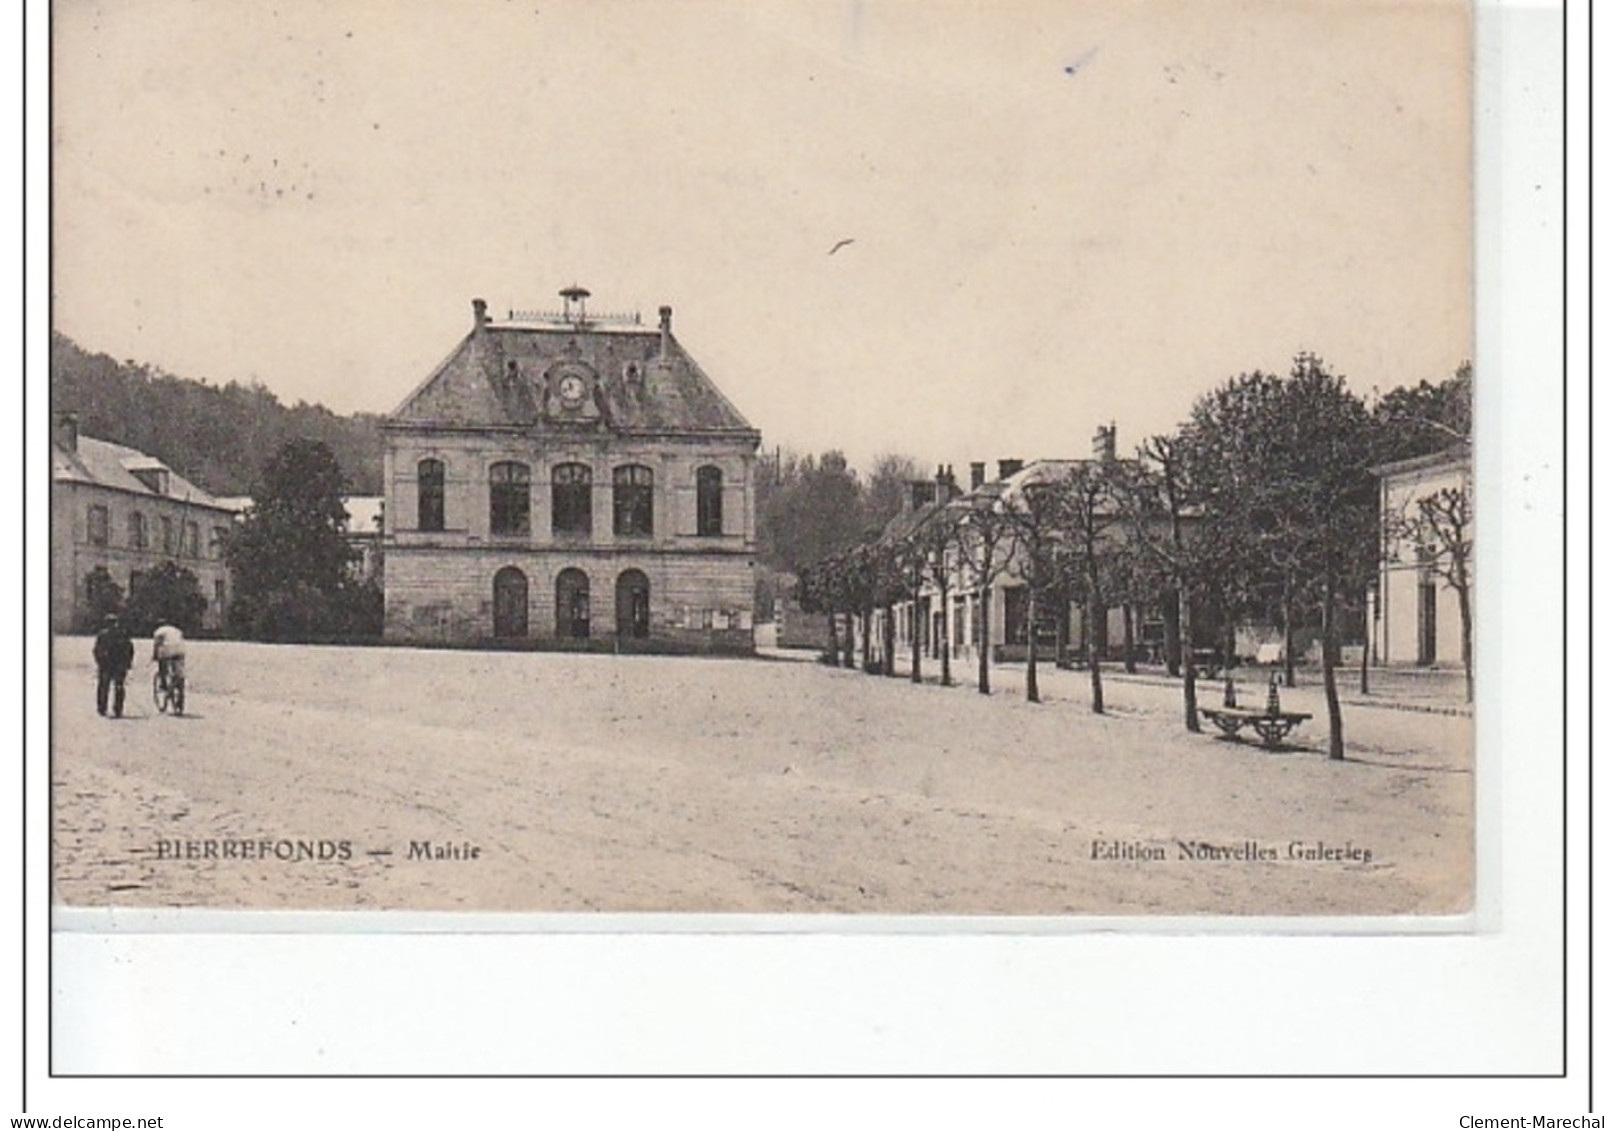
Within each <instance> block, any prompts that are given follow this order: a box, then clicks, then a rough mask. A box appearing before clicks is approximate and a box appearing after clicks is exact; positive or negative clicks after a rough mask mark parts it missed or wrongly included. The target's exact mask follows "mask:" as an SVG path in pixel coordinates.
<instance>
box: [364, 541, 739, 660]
mask: <svg viewBox="0 0 1615 1131" xmlns="http://www.w3.org/2000/svg"><path fill="white" fill-rule="evenodd" d="M509 567H514V568H515V569H518V570H520V571H521V573H522V575H523V576H524V577H525V578H526V581H527V603H526V611H527V632H526V634H525V637H523V639H525V640H528V641H532V642H543V641H553V640H555V639H556V637H557V633H556V583H557V579H558V577H559V575H560V573H561V571H562V570H565V569H578V570H581V571H582V572H583V573H584V574H585V575H586V576H587V577H588V582H589V610H590V612H589V620H590V625H589V637H590V639H594V640H606V641H609V640H611V639H613V638H614V637H615V636H616V635H617V584H618V579H619V578H620V577H621V576H622V574H623V573H624V572H625V571H627V570H638V571H640V572H641V573H643V574H644V575H645V577H646V579H647V580H648V581H649V583H650V639H651V641H652V642H654V641H664V642H667V643H670V644H677V645H678V646H680V647H681V648H683V647H687V648H692V649H699V650H708V649H711V650H722V651H737V650H739V651H750V650H751V647H752V644H751V629H752V623H751V612H752V600H753V581H752V564H751V558H750V557H749V556H746V555H742V554H730V553H695V552H686V553H676V552H667V551H654V550H650V549H646V550H641V551H637V552H635V551H622V552H617V551H607V550H575V551H574V550H561V549H555V550H552V549H533V548H529V549H518V548H512V547H496V546H490V547H482V548H473V549H460V548H450V547H437V548H431V547H399V546H394V547H393V548H392V549H390V550H389V551H388V555H387V568H386V579H387V584H386V602H387V603H386V636H387V638H388V639H390V640H397V641H402V642H411V643H437V644H464V643H474V642H482V641H489V640H493V639H494V638H495V636H496V633H495V625H494V576H495V574H497V573H498V572H499V571H500V570H502V569H506V568H509Z"/></svg>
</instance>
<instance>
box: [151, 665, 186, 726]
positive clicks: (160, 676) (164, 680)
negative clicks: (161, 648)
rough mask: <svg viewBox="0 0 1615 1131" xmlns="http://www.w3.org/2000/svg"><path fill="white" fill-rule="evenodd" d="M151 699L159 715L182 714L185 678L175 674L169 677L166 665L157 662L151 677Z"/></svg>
mask: <svg viewBox="0 0 1615 1131" xmlns="http://www.w3.org/2000/svg"><path fill="white" fill-rule="evenodd" d="M151 698H152V701H153V702H154V703H156V704H157V712H158V713H159V714H165V715H166V714H169V713H170V712H172V713H173V714H175V715H182V714H184V713H185V677H184V676H183V675H180V674H178V673H177V672H176V673H173V674H172V675H171V674H170V672H169V669H168V665H167V664H165V663H163V662H162V661H161V660H159V661H158V662H157V670H156V671H155V672H153V673H152V677H151Z"/></svg>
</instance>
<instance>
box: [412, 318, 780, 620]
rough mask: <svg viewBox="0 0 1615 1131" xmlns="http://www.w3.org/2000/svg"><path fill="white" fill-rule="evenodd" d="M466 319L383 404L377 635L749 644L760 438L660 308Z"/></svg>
mask: <svg viewBox="0 0 1615 1131" xmlns="http://www.w3.org/2000/svg"><path fill="white" fill-rule="evenodd" d="M562 296H563V298H564V300H565V307H564V309H563V310H561V311H560V312H556V313H540V312H519V311H512V312H510V316H509V318H508V319H506V320H504V321H496V320H494V319H491V318H490V317H489V315H488V311H487V307H486V304H484V303H483V302H482V301H481V300H475V301H473V303H472V313H473V318H472V327H471V332H470V333H469V334H468V335H467V336H466V337H465V338H464V339H463V340H462V341H461V342H460V343H459V345H458V346H457V347H456V348H455V349H454V351H453V353H451V354H450V356H449V357H448V359H447V360H445V361H444V362H443V363H442V364H441V365H440V366H439V367H438V368H437V369H436V371H434V372H433V373H432V374H431V375H430V376H429V377H428V378H427V379H426V380H425V381H424V382H423V383H422V384H421V385H420V386H419V387H418V388H416V389H415V391H414V392H412V393H411V394H410V395H409V396H408V398H406V399H405V401H404V403H403V404H401V405H400V406H399V407H398V408H397V409H396V410H395V411H394V412H393V413H392V415H391V417H390V418H389V419H388V421H387V423H386V425H385V428H386V435H387V450H386V463H385V478H386V496H385V505H384V507H383V513H384V515H385V519H384V527H383V533H382V544H383V553H384V557H385V560H386V570H385V575H384V577H385V580H384V591H385V595H386V635H387V637H388V638H390V639H394V640H400V641H412V642H418V643H445V644H453V643H480V642H502V643H508V644H512V645H518V646H519V645H521V644H523V643H524V642H525V643H527V644H529V645H547V644H555V643H557V642H559V644H560V645H562V646H578V647H591V646H593V647H607V646H611V647H616V646H628V647H644V648H647V649H655V648H657V647H666V648H668V649H677V650H698V651H750V650H751V648H752V646H753V642H752V604H753V599H754V582H753V577H754V565H755V563H754V554H755V549H756V528H755V518H754V515H755V510H756V505H755V497H754V494H753V485H752V471H753V464H754V461H755V457H756V450H757V445H758V442H759V439H760V436H759V434H758V433H757V431H756V430H755V429H753V428H752V427H751V425H750V424H748V423H747V422H746V420H745V418H744V417H742V416H741V415H740V413H739V412H738V411H737V410H736V409H735V407H734V406H733V405H732V404H730V402H729V401H728V400H727V399H726V398H725V397H724V396H723V394H722V393H721V392H719V391H718V389H717V387H716V386H715V385H714V384H713V383H712V381H711V380H710V379H709V378H708V377H707V375H706V374H705V373H704V372H703V371H702V370H701V367H700V366H699V365H698V364H697V363H696V362H695V360H694V359H693V358H692V357H691V356H690V355H689V354H688V353H687V352H685V350H684V349H683V348H682V347H681V346H680V345H679V343H678V342H677V340H676V339H675V338H674V337H673V332H672V310H671V309H670V308H668V307H663V308H662V309H661V318H660V324H659V325H658V326H656V327H647V326H643V325H641V324H640V322H639V320H638V318H637V316H633V317H624V316H591V315H590V314H589V313H588V312H587V310H586V308H585V301H586V299H587V297H588V292H587V291H584V290H582V289H581V288H575V287H574V288H569V289H568V290H566V291H563V292H562Z"/></svg>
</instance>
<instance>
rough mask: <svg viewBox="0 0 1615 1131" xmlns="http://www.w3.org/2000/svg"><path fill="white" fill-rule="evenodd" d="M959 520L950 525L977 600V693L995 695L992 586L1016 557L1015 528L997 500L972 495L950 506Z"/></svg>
mask: <svg viewBox="0 0 1615 1131" xmlns="http://www.w3.org/2000/svg"><path fill="white" fill-rule="evenodd" d="M951 509H953V510H954V511H955V512H956V514H957V520H956V521H954V522H952V523H950V524H949V527H948V529H949V533H950V534H951V536H952V538H953V544H954V552H955V554H956V555H957V561H958V562H959V565H960V567H961V571H962V572H963V574H964V577H965V579H966V581H967V582H968V583H969V585H970V588H971V590H972V592H973V593H974V594H975V597H976V629H977V635H978V639H977V641H976V690H977V691H979V692H981V693H982V694H983V695H990V694H991V693H992V683H991V680H990V678H989V671H990V669H991V664H992V640H993V634H992V608H993V586H994V585H995V584H996V583H997V581H998V579H999V578H1000V577H1002V576H1003V574H1004V570H1005V568H1006V567H1007V566H1008V563H1009V560H1010V559H1011V558H1012V557H1014V556H1015V528H1014V526H1013V525H1011V524H1010V523H1009V522H1007V521H1005V519H1004V515H1003V512H1002V511H1001V510H1000V509H999V506H998V500H997V498H996V497H994V496H991V495H982V494H970V495H966V496H965V497H964V498H962V499H959V500H957V501H956V502H955V503H953V504H951Z"/></svg>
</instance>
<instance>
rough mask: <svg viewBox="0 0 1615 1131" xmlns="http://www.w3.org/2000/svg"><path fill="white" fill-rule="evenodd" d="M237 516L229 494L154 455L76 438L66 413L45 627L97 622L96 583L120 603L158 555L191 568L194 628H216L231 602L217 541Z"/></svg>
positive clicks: (58, 455)
mask: <svg viewBox="0 0 1615 1131" xmlns="http://www.w3.org/2000/svg"><path fill="white" fill-rule="evenodd" d="M236 517H237V508H236V507H234V506H233V505H232V504H231V503H230V502H229V501H228V500H225V499H220V498H216V497H215V496H213V495H210V494H208V493H207V492H206V491H204V490H202V489H201V488H200V487H198V486H196V485H195V484H194V483H191V482H190V481H188V480H187V479H186V478H185V477H184V476H182V475H180V474H179V473H178V472H176V471H174V470H173V469H172V468H170V467H169V466H168V465H167V464H165V463H163V461H162V460H160V459H157V458H156V457H155V456H150V455H147V454H146V453H145V452H141V451H136V450H135V449H134V448H130V447H125V446H124V445H122V444H114V443H111V442H109V441H107V440H98V439H95V438H94V437H91V436H81V435H80V434H79V426H78V418H77V417H76V416H74V415H73V414H71V413H67V414H64V415H63V416H62V417H61V419H60V420H58V421H57V425H56V429H55V432H54V434H53V436H52V440H51V601H50V607H51V615H50V619H51V629H52V631H55V632H73V631H86V630H89V629H91V628H93V627H95V625H94V617H93V611H94V607H95V605H96V596H95V595H94V593H93V590H94V589H95V588H96V587H97V586H100V587H102V590H103V594H104V593H105V592H108V591H110V592H112V593H114V594H115V597H116V600H115V602H114V603H123V602H126V601H127V600H128V599H129V597H130V596H132V595H133V594H134V592H135V591H136V590H137V589H139V588H140V584H141V579H142V578H143V577H144V576H145V575H146V574H147V573H148V572H150V571H151V570H154V569H156V568H157V567H159V566H161V565H163V564H164V563H166V562H172V563H173V564H175V565H177V566H180V567H182V568H184V569H187V570H190V571H191V573H192V574H194V575H195V576H196V580H197V585H198V586H199V587H200V589H201V591H202V596H204V597H205V598H207V608H206V610H205V611H204V612H203V614H202V624H201V626H200V627H202V628H204V629H208V630H217V629H219V628H221V627H222V626H223V624H224V615H225V610H226V609H227V608H228V607H229V602H230V574H229V571H228V569H226V568H225V564H224V551H223V544H224V538H225V535H226V534H227V533H228V531H229V530H230V528H231V526H232V525H234V523H235V521H236ZM111 587H115V589H112V588H111ZM102 599H103V600H105V599H106V598H105V597H104V596H103V597H102Z"/></svg>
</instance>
